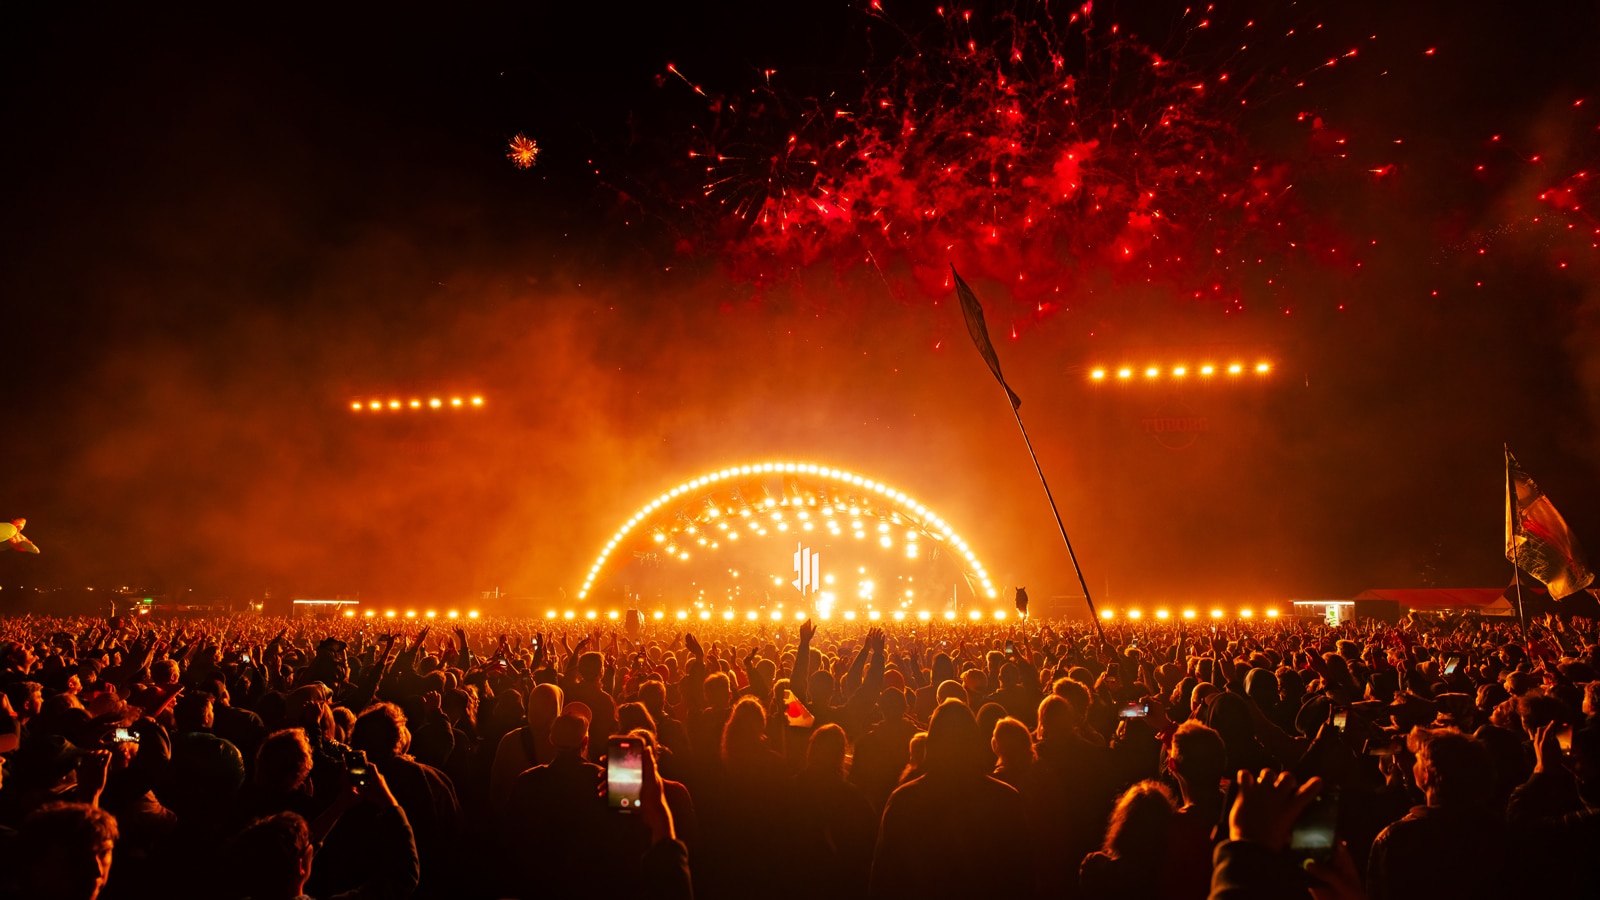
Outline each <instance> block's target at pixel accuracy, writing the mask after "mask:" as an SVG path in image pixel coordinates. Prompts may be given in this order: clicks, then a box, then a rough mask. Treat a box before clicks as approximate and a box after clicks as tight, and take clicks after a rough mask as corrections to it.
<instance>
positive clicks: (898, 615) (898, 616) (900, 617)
mask: <svg viewBox="0 0 1600 900" xmlns="http://www.w3.org/2000/svg"><path fill="white" fill-rule="evenodd" d="M894 620H895V621H896V622H904V621H905V620H906V611H905V610H903V609H897V610H895V611H894Z"/></svg>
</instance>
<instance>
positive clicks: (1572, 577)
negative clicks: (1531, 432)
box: [1506, 450, 1594, 600]
mask: <svg viewBox="0 0 1600 900" xmlns="http://www.w3.org/2000/svg"><path fill="white" fill-rule="evenodd" d="M1506 559H1509V560H1511V561H1512V562H1513V563H1514V564H1515V565H1517V566H1518V567H1519V568H1521V569H1522V571H1524V572H1527V573H1528V574H1529V575H1532V576H1533V577H1535V578H1537V579H1539V580H1540V581H1542V582H1544V583H1545V586H1546V587H1548V588H1550V596H1552V597H1554V598H1555V599H1557V600H1560V599H1561V598H1562V597H1566V596H1568V595H1571V594H1576V593H1577V592H1578V591H1581V590H1583V589H1584V588H1586V587H1588V586H1589V585H1590V584H1591V583H1592V582H1593V581H1594V573H1593V572H1591V571H1589V566H1588V564H1587V563H1585V562H1584V560H1583V550H1582V548H1580V547H1579V546H1578V539H1577V537H1576V536H1574V535H1573V533H1572V531H1571V530H1570V529H1568V528H1567V522H1566V520H1565V519H1563V518H1561V513H1559V512H1556V507H1555V504H1554V503H1551V502H1550V498H1548V497H1546V496H1545V495H1544V493H1543V492H1541V491H1540V490H1539V486H1538V485H1537V484H1534V482H1533V479H1532V478H1529V477H1528V475H1527V473H1526V472H1523V471H1522V467H1521V466H1519V465H1517V459H1516V457H1514V456H1512V455H1511V451H1510V450H1507V451H1506Z"/></svg>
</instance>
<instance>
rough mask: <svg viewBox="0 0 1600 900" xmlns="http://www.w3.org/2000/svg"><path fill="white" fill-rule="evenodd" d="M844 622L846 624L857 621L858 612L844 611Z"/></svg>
mask: <svg viewBox="0 0 1600 900" xmlns="http://www.w3.org/2000/svg"><path fill="white" fill-rule="evenodd" d="M844 620H845V621H846V622H854V621H855V620H856V611H855V610H853V609H847V610H845V611H844Z"/></svg>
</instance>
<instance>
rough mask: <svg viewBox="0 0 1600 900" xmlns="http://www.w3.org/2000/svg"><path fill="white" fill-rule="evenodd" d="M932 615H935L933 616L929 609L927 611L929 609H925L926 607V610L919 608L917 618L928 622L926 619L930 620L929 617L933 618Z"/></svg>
mask: <svg viewBox="0 0 1600 900" xmlns="http://www.w3.org/2000/svg"><path fill="white" fill-rule="evenodd" d="M932 617H933V616H932V613H929V612H928V611H927V610H925V609H924V610H919V611H918V612H917V620H918V621H920V622H926V621H928V620H929V619H930V618H932Z"/></svg>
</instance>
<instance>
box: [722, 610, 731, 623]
mask: <svg viewBox="0 0 1600 900" xmlns="http://www.w3.org/2000/svg"><path fill="white" fill-rule="evenodd" d="M722 618H723V619H725V620H727V621H729V622H732V621H733V610H731V609H725V610H723V611H722Z"/></svg>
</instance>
